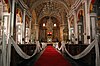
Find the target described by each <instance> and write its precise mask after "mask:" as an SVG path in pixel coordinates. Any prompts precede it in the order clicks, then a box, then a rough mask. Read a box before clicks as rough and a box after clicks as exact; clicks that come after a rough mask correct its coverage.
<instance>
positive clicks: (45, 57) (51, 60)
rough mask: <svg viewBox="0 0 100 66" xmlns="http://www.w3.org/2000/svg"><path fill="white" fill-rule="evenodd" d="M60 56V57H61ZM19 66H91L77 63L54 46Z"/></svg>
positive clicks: (18, 65) (48, 47)
mask: <svg viewBox="0 0 100 66" xmlns="http://www.w3.org/2000/svg"><path fill="white" fill-rule="evenodd" d="M59 56H60V57H59ZM17 66H89V65H87V64H86V63H83V62H79V61H75V60H73V59H71V58H69V57H68V55H67V54H66V53H61V52H60V51H58V50H57V49H55V48H54V47H53V46H47V47H46V49H44V50H42V51H41V52H40V53H39V54H37V55H35V57H34V58H32V59H30V60H23V61H22V62H21V63H18V64H17Z"/></svg>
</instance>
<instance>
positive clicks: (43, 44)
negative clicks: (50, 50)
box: [41, 42, 59, 48]
mask: <svg viewBox="0 0 100 66" xmlns="http://www.w3.org/2000/svg"><path fill="white" fill-rule="evenodd" d="M41 44H42V48H45V47H46V46H53V47H55V48H58V44H59V42H41Z"/></svg>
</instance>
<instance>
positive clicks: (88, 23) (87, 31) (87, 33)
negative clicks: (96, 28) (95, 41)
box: [84, 0, 90, 44]
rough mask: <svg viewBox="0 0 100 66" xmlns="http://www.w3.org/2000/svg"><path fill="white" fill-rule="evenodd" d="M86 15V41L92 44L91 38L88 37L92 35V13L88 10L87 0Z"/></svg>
mask: <svg viewBox="0 0 100 66" xmlns="http://www.w3.org/2000/svg"><path fill="white" fill-rule="evenodd" d="M85 17H86V37H85V40H84V43H85V44H90V39H87V38H88V37H90V15H89V11H88V4H87V0H85Z"/></svg>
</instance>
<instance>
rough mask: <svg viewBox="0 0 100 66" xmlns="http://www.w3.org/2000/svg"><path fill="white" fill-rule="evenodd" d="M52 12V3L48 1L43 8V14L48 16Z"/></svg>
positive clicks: (50, 0)
mask: <svg viewBox="0 0 100 66" xmlns="http://www.w3.org/2000/svg"><path fill="white" fill-rule="evenodd" d="M53 10H54V3H53V2H52V0H49V1H48V2H47V3H46V4H45V5H44V7H43V13H44V14H49V15H50V14H51V12H52V11H53Z"/></svg>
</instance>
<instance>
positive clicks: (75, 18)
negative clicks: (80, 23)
mask: <svg viewBox="0 0 100 66" xmlns="http://www.w3.org/2000/svg"><path fill="white" fill-rule="evenodd" d="M76 16H77V13H76V11H75V10H74V26H75V44H78V30H77V29H78V27H77V17H76Z"/></svg>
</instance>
